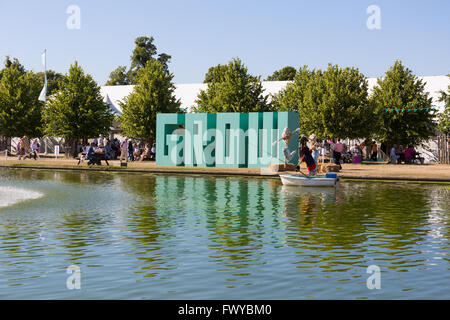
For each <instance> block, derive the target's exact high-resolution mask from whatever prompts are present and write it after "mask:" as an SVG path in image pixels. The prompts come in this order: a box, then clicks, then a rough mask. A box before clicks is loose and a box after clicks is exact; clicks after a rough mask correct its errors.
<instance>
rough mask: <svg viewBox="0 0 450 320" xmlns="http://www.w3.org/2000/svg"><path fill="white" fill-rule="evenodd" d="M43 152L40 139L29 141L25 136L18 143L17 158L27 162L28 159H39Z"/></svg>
mask: <svg viewBox="0 0 450 320" xmlns="http://www.w3.org/2000/svg"><path fill="white" fill-rule="evenodd" d="M40 152H41V146H40V144H39V139H37V138H35V139H32V140H30V139H28V137H27V136H23V137H22V138H20V139H19V141H18V142H17V158H18V160H25V159H26V158H30V159H31V158H33V159H34V160H37V159H39V153H40Z"/></svg>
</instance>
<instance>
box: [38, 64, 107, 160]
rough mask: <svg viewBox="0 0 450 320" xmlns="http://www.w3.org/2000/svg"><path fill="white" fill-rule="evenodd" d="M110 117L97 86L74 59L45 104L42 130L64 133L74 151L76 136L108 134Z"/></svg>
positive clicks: (86, 136)
mask: <svg viewBox="0 0 450 320" xmlns="http://www.w3.org/2000/svg"><path fill="white" fill-rule="evenodd" d="M113 120H114V115H113V114H112V112H111V110H110V108H109V106H108V105H107V104H106V103H104V102H103V98H102V96H101V94H100V87H99V86H98V85H97V83H96V82H95V81H94V80H93V79H92V76H91V75H89V74H85V73H84V71H83V69H82V68H81V66H79V65H78V62H76V61H75V63H74V64H73V65H71V66H70V69H69V72H68V74H67V75H66V76H65V77H64V78H63V79H62V80H61V87H60V89H59V90H58V91H57V92H56V93H55V94H54V95H53V96H52V97H50V98H49V99H48V103H47V105H46V107H45V108H44V122H45V134H46V135H48V136H56V137H63V138H64V139H65V140H66V144H67V145H68V146H70V147H71V148H72V152H71V153H73V149H74V144H75V142H76V140H78V139H89V138H92V137H98V136H99V135H101V134H108V133H109V131H110V127H111V125H112V122H113Z"/></svg>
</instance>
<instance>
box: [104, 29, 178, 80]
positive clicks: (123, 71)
mask: <svg viewBox="0 0 450 320" xmlns="http://www.w3.org/2000/svg"><path fill="white" fill-rule="evenodd" d="M153 41H154V38H153V37H137V38H136V39H135V41H134V44H135V48H134V50H133V53H132V55H131V61H130V68H129V69H128V70H127V68H126V67H125V66H119V67H117V68H116V69H115V70H114V71H112V72H111V73H110V75H109V80H108V81H107V82H106V85H107V86H113V85H130V84H136V82H137V74H138V72H139V70H140V69H142V68H144V67H145V66H146V64H147V61H150V60H157V61H159V62H161V64H162V66H163V70H164V71H165V72H169V66H168V64H169V62H170V59H171V58H172V57H171V56H170V55H168V54H167V53H160V54H158V51H157V48H156V46H155V45H154V43H153Z"/></svg>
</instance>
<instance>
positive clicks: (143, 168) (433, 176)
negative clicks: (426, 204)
mask: <svg viewBox="0 0 450 320" xmlns="http://www.w3.org/2000/svg"><path fill="white" fill-rule="evenodd" d="M77 162H78V161H77V160H73V159H48V158H46V159H40V160H36V161H35V160H32V159H31V160H30V159H27V160H22V161H18V160H17V159H16V158H11V157H9V158H8V160H0V167H5V168H27V169H45V170H83V171H85V170H86V171H109V172H135V173H171V174H191V175H192V174H207V175H212V176H215V175H217V176H223V175H229V176H234V175H238V176H260V177H268V178H276V177H277V176H278V173H271V172H265V171H264V170H263V171H261V170H260V169H253V168H217V167H207V168H203V167H158V166H156V165H155V162H149V161H145V162H129V163H128V166H127V167H121V166H120V162H119V161H117V160H115V161H109V163H110V166H91V167H88V166H87V164H86V162H83V163H81V164H80V165H77ZM302 171H303V172H307V170H306V168H302ZM339 176H340V177H341V178H342V179H356V180H390V181H424V182H444V183H445V182H448V183H450V165H441V164H426V165H388V164H383V163H380V164H343V165H342V170H341V171H340V172H339Z"/></svg>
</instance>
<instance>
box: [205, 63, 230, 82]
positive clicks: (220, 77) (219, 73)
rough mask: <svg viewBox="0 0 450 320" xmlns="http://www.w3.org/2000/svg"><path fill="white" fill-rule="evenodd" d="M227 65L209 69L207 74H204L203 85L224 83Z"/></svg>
mask: <svg viewBox="0 0 450 320" xmlns="http://www.w3.org/2000/svg"><path fill="white" fill-rule="evenodd" d="M227 68H228V66H227V65H222V64H218V65H217V66H214V67H210V68H209V69H208V72H207V73H206V74H205V79H204V80H203V83H210V82H223V81H225V72H226V70H227Z"/></svg>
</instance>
